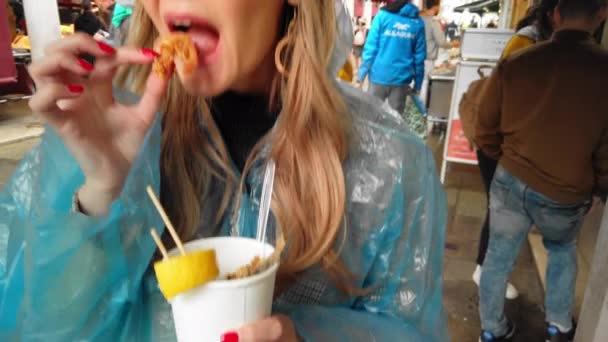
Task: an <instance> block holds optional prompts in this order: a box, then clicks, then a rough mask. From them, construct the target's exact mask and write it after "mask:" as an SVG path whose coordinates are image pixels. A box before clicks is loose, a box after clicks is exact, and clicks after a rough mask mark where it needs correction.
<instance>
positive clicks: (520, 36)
mask: <svg viewBox="0 0 608 342" xmlns="http://www.w3.org/2000/svg"><path fill="white" fill-rule="evenodd" d="M557 2H558V0H543V1H541V3H540V4H538V5H537V6H536V7H533V8H532V9H531V10H530V11H529V13H528V15H526V17H524V18H523V19H521V20H520V21H519V23H518V24H517V32H516V33H515V35H514V36H513V37H512V38H511V39H510V40H509V42H508V43H507V45H506V46H505V48H504V50H503V53H502V58H507V57H509V56H511V55H512V54H514V53H516V52H518V51H520V50H522V49H525V48H528V47H530V46H532V45H534V44H536V43H537V42H541V41H545V40H547V39H549V38H550V37H551V35H552V34H553V21H554V20H553V12H554V11H555V7H556V6H557ZM477 160H478V162H479V164H478V165H479V171H480V173H481V178H482V179H483V183H484V186H485V190H486V195H487V198H490V185H491V184H492V179H493V178H494V172H495V171H496V167H497V165H498V162H497V161H496V160H495V159H492V158H490V157H488V156H486V155H485V154H484V152H483V151H482V150H481V149H477ZM489 237H490V211H489V210H487V211H486V218H485V221H484V223H483V226H482V228H481V236H480V238H479V250H478V254H477V267H476V268H475V272H474V273H473V281H474V282H475V284H477V285H478V286H479V281H480V279H481V272H482V265H483V262H484V259H485V257H486V252H487V250H488V240H489ZM518 295H519V293H518V291H517V288H515V286H513V284H511V283H509V284H507V291H506V293H505V297H506V298H507V299H515V298H517V296H518Z"/></svg>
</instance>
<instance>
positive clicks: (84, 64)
mask: <svg viewBox="0 0 608 342" xmlns="http://www.w3.org/2000/svg"><path fill="white" fill-rule="evenodd" d="M78 64H80V66H81V67H82V68H83V69H84V70H86V71H93V69H94V67H93V64H91V63H89V62H87V61H85V60H84V59H82V58H79V59H78Z"/></svg>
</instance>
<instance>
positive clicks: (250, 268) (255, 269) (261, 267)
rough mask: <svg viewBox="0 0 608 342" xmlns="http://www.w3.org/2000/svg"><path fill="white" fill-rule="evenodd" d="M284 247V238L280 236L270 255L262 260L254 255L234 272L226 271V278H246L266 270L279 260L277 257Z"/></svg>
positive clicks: (279, 256)
mask: <svg viewBox="0 0 608 342" xmlns="http://www.w3.org/2000/svg"><path fill="white" fill-rule="evenodd" d="M284 249H285V240H284V239H283V238H280V239H279V240H278V241H277V247H276V248H275V251H274V253H272V255H271V256H269V257H268V258H266V259H263V260H262V258H260V257H259V256H256V257H254V258H253V260H251V262H250V263H249V264H247V265H245V266H242V267H240V268H239V269H237V270H236V271H235V272H232V273H228V274H227V275H226V279H228V280H235V279H242V278H247V277H251V276H254V275H256V274H258V273H261V272H263V271H265V270H267V269H268V268H269V267H270V266H272V265H273V264H274V263H276V262H278V261H279V259H280V258H281V253H283V250H284Z"/></svg>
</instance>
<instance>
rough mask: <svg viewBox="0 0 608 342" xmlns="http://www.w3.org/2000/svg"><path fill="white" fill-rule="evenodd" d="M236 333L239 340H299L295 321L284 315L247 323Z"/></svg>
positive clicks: (250, 341)
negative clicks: (294, 324) (294, 325)
mask: <svg viewBox="0 0 608 342" xmlns="http://www.w3.org/2000/svg"><path fill="white" fill-rule="evenodd" d="M233 334H234V333H233ZM236 335H237V336H238V341H239V342H275V341H276V342H278V341H297V338H296V334H295V328H294V327H293V323H291V321H290V320H289V318H287V317H285V316H282V315H278V316H272V317H269V318H266V319H263V320H260V321H257V322H254V323H252V324H249V325H246V326H244V327H242V328H240V329H239V330H238V331H237V332H236Z"/></svg>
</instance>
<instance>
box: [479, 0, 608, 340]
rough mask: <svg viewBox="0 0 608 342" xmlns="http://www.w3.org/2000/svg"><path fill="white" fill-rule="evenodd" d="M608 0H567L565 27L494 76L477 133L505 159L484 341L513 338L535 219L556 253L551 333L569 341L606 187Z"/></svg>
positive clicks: (493, 209) (488, 268) (483, 309)
mask: <svg viewBox="0 0 608 342" xmlns="http://www.w3.org/2000/svg"><path fill="white" fill-rule="evenodd" d="M607 1H608V0H560V3H559V5H558V8H557V10H556V20H557V27H558V28H559V29H558V31H557V32H556V33H555V34H554V36H553V38H552V39H551V40H550V41H549V42H546V43H540V44H537V45H535V46H534V47H532V48H530V49H528V50H525V51H523V52H522V53H519V54H515V55H514V56H511V57H509V58H506V59H505V60H503V61H502V62H501V63H499V65H498V67H497V68H496V70H495V72H494V73H493V75H492V76H491V77H490V79H489V80H488V82H487V85H486V88H485V91H484V92H485V94H484V97H483V100H482V101H481V103H480V108H479V118H478V122H477V125H476V129H475V142H476V143H477V145H478V146H479V147H480V148H481V149H482V150H483V152H484V153H485V154H486V155H488V156H490V157H493V158H495V159H497V160H499V166H498V169H497V170H496V174H495V176H494V180H493V183H492V188H491V191H490V245H489V247H488V252H487V255H486V259H485V261H484V270H483V273H482V276H481V283H480V289H479V293H480V308H479V311H480V315H481V322H482V328H483V330H482V333H481V336H480V341H483V342H490V341H492V342H499V341H508V340H509V339H510V337H511V336H512V335H513V334H514V331H515V329H514V326H513V324H511V323H510V322H509V320H508V319H507V318H506V317H505V315H504V293H505V288H506V285H507V279H508V276H509V274H510V273H511V271H512V269H513V265H514V263H515V260H516V258H517V255H518V254H519V250H520V248H521V246H522V244H523V243H524V241H525V240H526V236H527V234H528V231H529V229H530V227H531V226H532V225H535V226H536V227H538V228H539V230H540V231H541V233H542V235H543V238H544V245H545V247H546V248H547V250H548V252H549V258H548V265H547V276H546V283H547V291H546V298H545V311H546V321H547V330H546V337H545V340H546V341H550V342H558V341H571V340H572V339H573V338H574V330H575V326H574V325H573V323H572V311H573V302H574V301H573V299H574V288H575V282H576V271H577V270H576V239H577V235H578V231H579V229H580V226H581V223H582V221H583V218H584V216H585V214H586V213H587V211H588V210H589V207H590V204H591V198H592V193H593V191H594V190H600V191H606V190H607V189H608V92H607V91H606V82H608V52H606V51H604V50H602V49H601V47H599V46H598V45H597V44H596V43H595V42H594V41H593V40H592V37H591V34H592V32H594V31H595V30H596V29H597V27H598V26H599V25H600V23H601V22H602V21H603V20H605V19H606V15H607V13H606V5H607V3H606V2H607Z"/></svg>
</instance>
